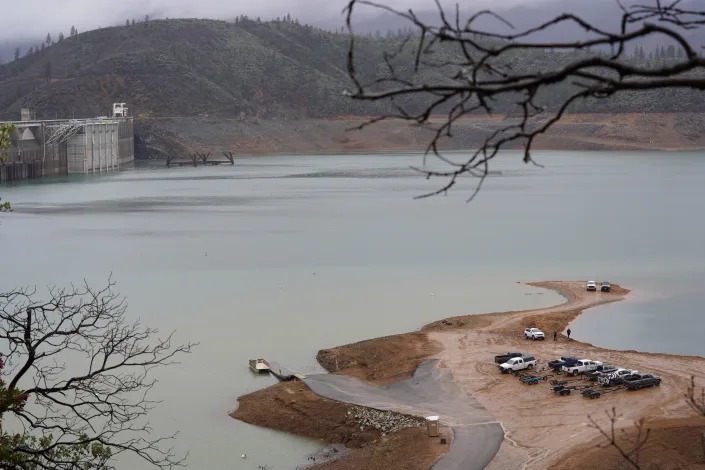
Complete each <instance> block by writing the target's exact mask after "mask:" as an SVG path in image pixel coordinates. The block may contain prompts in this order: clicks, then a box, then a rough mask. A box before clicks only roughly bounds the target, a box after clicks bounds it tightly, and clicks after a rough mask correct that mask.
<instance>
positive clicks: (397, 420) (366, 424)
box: [347, 406, 424, 434]
mask: <svg viewBox="0 0 705 470" xmlns="http://www.w3.org/2000/svg"><path fill="white" fill-rule="evenodd" d="M347 414H348V417H350V418H352V419H354V420H355V421H357V422H358V423H359V424H360V430H361V431H364V430H365V428H372V429H376V430H378V431H382V433H383V434H390V433H393V432H397V431H400V430H402V429H405V428H416V427H419V426H423V425H424V420H423V419H422V418H418V417H416V416H409V415H404V414H401V413H395V412H393V411H380V410H375V409H374V408H364V407H361V406H351V407H350V408H349V409H348V413H347Z"/></svg>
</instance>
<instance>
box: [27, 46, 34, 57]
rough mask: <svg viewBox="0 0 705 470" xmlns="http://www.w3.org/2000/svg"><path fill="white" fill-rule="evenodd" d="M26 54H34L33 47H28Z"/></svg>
mask: <svg viewBox="0 0 705 470" xmlns="http://www.w3.org/2000/svg"><path fill="white" fill-rule="evenodd" d="M27 55H34V48H33V47H30V48H29V50H28V51H27Z"/></svg>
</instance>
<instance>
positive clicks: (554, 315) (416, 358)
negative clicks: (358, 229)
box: [233, 281, 705, 469]
mask: <svg viewBox="0 0 705 470" xmlns="http://www.w3.org/2000/svg"><path fill="white" fill-rule="evenodd" d="M529 284H530V285H532V286H534V287H539V288H545V289H551V290H554V291H556V292H558V293H559V294H561V295H562V296H563V297H564V298H565V299H566V302H564V303H561V304H559V305H556V306H552V307H547V308H540V309H531V310H522V311H511V312H499V313H490V314H482V315H466V316H459V317H453V318H448V319H444V320H440V321H436V322H433V323H430V324H428V325H426V326H424V327H423V328H422V329H421V330H420V331H418V332H412V333H405V334H401V335H393V336H388V337H383V338H376V339H372V340H367V341H362V342H359V343H354V344H350V345H346V346H340V347H336V348H332V349H327V350H322V351H320V352H319V354H318V356H317V358H318V360H319V362H320V363H321V365H323V366H324V367H326V368H327V369H328V370H329V371H331V372H332V373H337V374H345V375H350V376H353V377H357V378H360V379H363V380H366V381H368V382H370V383H372V384H376V385H380V384H388V383H392V382H396V381H399V380H403V379H406V378H408V377H409V376H410V375H411V374H412V373H413V371H414V370H415V369H416V367H417V366H418V365H419V364H420V363H421V362H422V361H424V360H426V359H430V358H436V359H439V360H440V364H441V367H445V368H447V369H449V370H450V372H451V373H452V374H453V376H454V380H455V381H456V382H457V383H458V384H459V385H460V386H461V387H463V389H464V390H465V392H466V393H468V394H470V395H472V396H473V397H475V398H476V399H477V400H478V401H479V402H480V404H481V405H482V406H484V407H485V408H486V409H487V410H488V411H489V412H490V413H492V415H493V416H494V417H495V419H497V420H498V421H500V422H501V423H502V425H503V427H504V428H505V430H506V436H507V439H505V442H504V443H503V444H502V446H501V448H500V450H499V452H498V453H497V455H496V456H495V459H494V460H493V461H492V462H491V463H490V465H489V466H488V468H509V467H511V468H520V467H526V468H545V467H547V466H552V467H555V468H568V467H570V468H590V465H589V464H590V462H589V461H583V460H581V459H580V458H577V457H575V455H576V454H575V451H576V449H581V454H585V455H591V459H594V458H597V457H600V456H601V455H602V454H600V455H598V456H596V455H595V452H603V453H606V455H605V456H607V454H608V453H609V452H610V450H611V449H597V448H596V445H597V444H598V443H599V442H600V440H599V439H600V437H599V434H598V433H597V431H596V430H594V429H592V428H589V427H587V426H586V416H587V415H589V414H591V415H595V416H604V414H603V412H604V410H605V409H607V408H609V407H611V406H616V407H618V408H619V411H620V412H621V413H622V414H623V415H624V416H623V419H622V420H621V421H620V424H619V425H620V427H624V428H625V429H628V428H630V426H631V422H632V421H634V420H636V419H639V418H642V417H643V418H645V419H646V420H647V423H649V425H650V426H651V427H653V428H654V432H653V433H652V440H653V441H654V446H655V448H656V447H659V449H660V450H659V452H657V453H654V455H653V456H652V458H653V459H658V460H660V459H664V460H663V461H669V460H668V459H671V460H670V461H671V462H673V461H677V462H681V463H684V464H687V463H688V462H690V463H693V462H695V461H697V459H698V458H699V457H698V456H697V455H695V454H693V452H694V451H690V453H689V452H687V451H685V452H684V451H682V450H680V451H677V452H676V451H673V450H671V451H669V450H665V451H664V449H663V447H664V446H665V447H666V448H667V447H668V445H669V443H670V444H673V442H672V441H673V439H677V437H674V436H678V435H685V434H688V433H689V432H695V431H697V430H699V429H701V428H703V429H705V418H702V419H701V418H698V417H694V415H693V413H692V412H691V411H690V409H689V407H688V406H687V405H686V403H685V401H684V399H683V395H684V393H685V390H686V389H687V386H688V384H689V381H690V376H691V375H692V374H695V375H697V376H699V377H705V359H703V358H700V357H694V356H678V355H668V354H661V353H642V352H636V351H616V350H609V349H604V348H599V347H596V346H593V345H591V344H587V343H583V342H580V341H576V340H574V339H570V340H568V339H567V338H566V337H565V336H563V335H562V334H560V339H559V341H558V342H554V341H553V340H552V339H551V336H552V333H553V331H558V332H561V331H563V330H564V329H565V327H566V326H567V325H568V324H569V323H570V322H571V321H572V320H573V319H574V318H576V317H577V316H578V315H580V314H581V313H582V312H583V311H584V310H586V309H588V308H591V307H594V306H597V305H602V304H605V303H609V302H616V301H619V300H622V299H624V298H625V297H626V296H627V294H628V293H629V290H627V289H623V288H621V287H619V286H614V289H613V292H611V293H600V292H597V293H594V292H590V293H589V292H585V291H584V283H583V282H581V281H579V282H562V281H552V282H538V283H529ZM526 326H537V327H539V328H541V329H543V330H544V331H545V332H546V333H547V336H548V337H549V338H548V339H547V340H546V341H545V342H538V343H536V342H530V341H528V342H527V341H525V340H524V339H523V337H522V334H521V332H522V330H523V328H524V327H526ZM508 350H520V351H523V352H528V353H531V354H533V355H535V356H536V357H538V358H539V359H541V360H543V362H544V363H545V362H547V361H549V360H551V359H553V358H555V357H558V356H561V355H566V354H570V355H577V356H582V357H589V358H591V359H595V360H602V361H604V362H613V363H617V364H618V365H623V366H625V367H630V368H635V369H638V370H644V371H649V372H653V373H656V374H658V375H661V376H662V377H663V378H664V381H663V384H662V386H661V387H659V388H658V389H647V390H642V391H639V392H618V393H615V394H610V395H606V396H605V397H604V398H601V399H599V400H585V399H582V397H580V396H577V397H576V396H574V395H572V396H569V397H556V396H553V394H552V393H551V392H550V390H548V389H547V386H543V385H541V386H534V387H529V386H526V385H523V384H521V383H519V382H518V381H517V380H516V379H514V378H512V377H508V376H502V375H501V374H498V372H497V370H496V366H495V365H494V364H493V363H492V361H491V358H492V356H494V355H495V354H500V353H504V352H506V351H508ZM646 358H648V362H645V359H646ZM298 386H300V387H303V388H305V386H304V385H303V384H299V385H298ZM276 387H279V389H283V388H286V387H287V385H286V384H279V385H277V386H274V387H270V388H269V389H265V390H262V391H258V392H254V393H253V394H249V395H246V396H245V397H241V398H240V399H239V400H240V403H241V406H240V408H239V409H238V410H237V411H236V412H235V413H234V414H233V417H234V418H236V419H242V420H244V421H246V422H249V423H252V424H257V425H262V426H266V427H270V428H274V429H280V430H284V431H288V432H293V433H295V434H300V435H304V436H308V437H317V438H322V439H324V440H325V441H327V442H334V443H335V442H342V443H344V442H343V441H341V440H340V439H337V440H336V439H335V436H334V438H333V439H331V438H329V437H330V436H328V437H326V436H319V435H316V436H314V435H311V433H310V432H309V431H310V430H309V431H307V430H306V429H304V428H305V427H306V424H305V423H306V422H307V421H309V420H310V419H311V418H312V417H314V416H315V417H316V418H317V419H319V420H320V419H322V418H323V415H325V413H326V412H325V411H323V407H322V404H324V403H326V402H328V403H330V404H335V405H337V406H343V407H345V406H346V405H344V404H340V403H337V402H332V401H329V400H324V399H322V398H320V397H316V396H315V395H314V396H313V397H310V398H311V400H312V406H311V407H310V408H309V409H307V410H305V412H303V413H300V414H298V415H297V418H293V419H292V420H289V421H288V423H286V425H284V423H280V422H277V421H276V420H272V419H271V418H270V419H266V418H265V417H264V416H263V414H266V413H261V412H263V411H265V410H259V411H260V412H258V409H257V408H258V407H257V406H256V405H255V404H257V403H259V402H260V401H261V400H264V397H265V395H266V394H267V393H269V394H271V393H272V390H270V389H273V390H276ZM306 391H307V393H309V394H311V395H313V394H312V393H311V392H310V391H308V390H306ZM291 394H292V391H291V390H289V391H288V392H287V395H291ZM517 397H521V398H522V399H521V400H517ZM264 401H266V400H264ZM328 403H326V404H328ZM270 404H271V403H270ZM253 405H254V406H253ZM277 406H282V407H283V408H284V409H286V408H289V406H288V405H287V404H286V403H282V402H281V401H280V402H279V403H278V404H277ZM298 420H300V422H299V423H298V424H299V425H300V426H292V422H295V421H298ZM351 424H352V426H351V429H353V434H354V423H351ZM323 428H325V425H323V426H322V425H321V423H318V429H319V430H320V429H323ZM674 429H678V432H675V431H674ZM407 431H408V430H407ZM393 436H394V435H393V434H392V435H390V436H387V439H386V440H385V439H382V438H381V437H380V436H377V437H371V438H370V439H369V440H368V441H366V442H365V443H364V444H363V445H362V446H360V447H358V448H357V449H353V450H352V451H351V452H349V453H347V454H346V455H345V456H344V457H343V458H341V459H339V460H338V461H335V462H329V463H326V464H323V465H318V466H316V468H320V469H337V468H341V469H342V468H355V465H356V464H357V465H360V464H361V463H362V461H360V460H359V458H362V457H360V456H361V455H362V451H364V450H365V449H367V454H369V453H370V452H369V449H370V448H376V447H378V446H380V445H385V446H386V448H387V451H388V452H393V451H392V450H390V448H389V447H390V444H389V442H388V439H389V438H391V437H393ZM566 436H571V437H573V439H566ZM411 437H412V436H407V439H409V438H411ZM413 439H414V440H415V441H416V446H415V447H412V449H414V452H413V454H414V458H413V459H407V461H409V460H412V461H414V462H418V464H419V465H418V466H412V467H398V468H419V469H422V468H429V467H430V465H429V464H428V461H429V459H431V458H432V457H435V458H438V457H439V456H440V451H441V450H442V449H440V448H438V446H434V445H432V444H435V443H436V441H435V439H430V438H428V437H426V436H425V434H424V433H423V432H416V434H415V435H414V436H413ZM383 440H384V441H385V442H384V443H383V444H382V442H381V441H383ZM431 441H433V443H432V442H431ZM392 447H394V446H392ZM397 447H399V446H397ZM671 447H673V446H671ZM698 447H699V446H698ZM406 451H407V452H408V449H406ZM696 453H697V452H696ZM645 455H650V454H649V453H648V449H647V452H646V453H645ZM409 457H411V456H409ZM366 458H367V459H368V460H366V461H365V462H366V464H367V465H369V464H370V461H369V455H368V456H367V457H366ZM673 459H675V460H673ZM611 460H612V461H614V462H615V464H614V465H615V466H614V468H618V467H617V465H618V464H619V460H618V459H614V458H612V459H611ZM592 463H593V464H594V460H592ZM372 465H373V466H370V467H369V468H383V467H375V466H374V462H372ZM379 465H383V464H382V463H379ZM389 468H397V467H389ZM604 468H612V467H609V466H607V467H604Z"/></svg>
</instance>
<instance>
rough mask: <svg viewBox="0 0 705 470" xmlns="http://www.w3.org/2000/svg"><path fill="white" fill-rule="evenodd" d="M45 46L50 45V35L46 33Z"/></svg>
mask: <svg viewBox="0 0 705 470" xmlns="http://www.w3.org/2000/svg"><path fill="white" fill-rule="evenodd" d="M46 43H47V46H48V45H49V44H51V33H47V40H46Z"/></svg>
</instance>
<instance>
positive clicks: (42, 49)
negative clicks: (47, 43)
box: [41, 43, 44, 54]
mask: <svg viewBox="0 0 705 470" xmlns="http://www.w3.org/2000/svg"><path fill="white" fill-rule="evenodd" d="M41 52H42V54H43V53H44V43H42V50H41Z"/></svg>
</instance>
